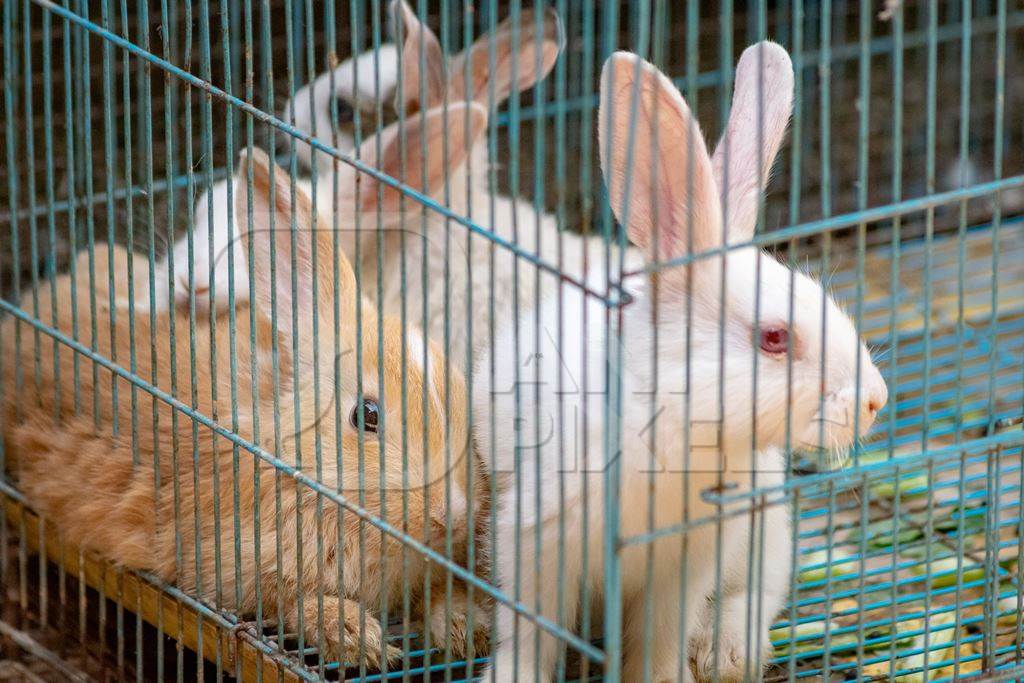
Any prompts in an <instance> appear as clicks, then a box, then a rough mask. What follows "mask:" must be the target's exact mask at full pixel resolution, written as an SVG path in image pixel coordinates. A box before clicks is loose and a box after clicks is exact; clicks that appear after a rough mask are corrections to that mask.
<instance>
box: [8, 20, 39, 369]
mask: <svg viewBox="0 0 1024 683" xmlns="http://www.w3.org/2000/svg"><path fill="white" fill-rule="evenodd" d="M22 15H23V16H22V46H21V47H22V49H21V53H22V60H21V62H22V71H23V77H22V88H23V91H24V96H23V97H24V101H23V102H22V107H23V109H24V115H25V131H26V134H25V136H24V140H25V154H24V156H23V157H22V160H23V162H24V167H25V173H24V175H25V186H26V187H25V190H26V191H25V200H26V204H27V207H28V244H29V266H30V269H31V270H30V272H29V281H30V282H31V290H30V292H29V294H30V296H31V298H32V316H33V317H34V318H36V319H37V320H38V319H39V245H38V239H39V238H38V235H39V226H38V224H37V223H36V213H37V212H36V149H35V110H34V108H33V106H32V99H33V92H32V82H33V76H32V35H31V31H30V26H29V24H30V21H31V17H32V8H31V5H29V3H28V0H25V1H24V3H23V4H22ZM15 168H17V167H15V166H11V167H10V168H9V170H8V172H13V171H14V169H15ZM18 304H19V305H24V302H23V301H19V302H18ZM32 345H33V346H32V348H33V355H32V368H33V380H34V382H35V386H36V388H37V389H41V388H42V387H41V382H42V349H41V345H42V336H41V333H40V331H39V329H38V328H33V329H32Z"/></svg>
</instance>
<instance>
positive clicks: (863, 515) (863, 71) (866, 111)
mask: <svg viewBox="0 0 1024 683" xmlns="http://www.w3.org/2000/svg"><path fill="white" fill-rule="evenodd" d="M858 11H859V13H860V26H859V28H858V33H859V38H860V52H859V55H858V62H857V63H858V67H859V68H858V74H857V81H858V88H857V102H858V104H859V116H858V126H857V210H858V211H863V210H865V209H867V205H868V179H869V175H868V173H869V168H868V163H869V154H868V148H869V146H870V138H869V133H870V125H871V100H870V97H871V52H870V42H871V20H872V18H873V13H872V9H871V4H870V2H869V1H868V0H861V2H860V7H859V10H858ZM866 239H867V224H866V223H858V224H857V263H856V268H857V285H856V295H855V301H854V325H855V327H856V329H857V330H858V332H859V331H861V330H863V323H864V283H865V269H864V252H865V248H866V245H865V243H866ZM853 352H854V353H855V354H856V357H857V360H856V362H855V367H854V377H855V378H856V388H855V389H854V401H853V404H854V411H855V412H854V414H853V439H854V443H853V459H854V460H853V461H854V463H855V465H859V464H860V448H859V447H858V438H859V436H860V412H861V410H860V405H861V400H862V396H861V386H860V384H861V377H862V373H863V371H864V370H865V368H863V367H862V364H861V354H860V353H859V352H858V349H856V348H854V349H853ZM865 479H866V477H865ZM862 490H865V491H866V490H867V487H866V486H862ZM867 498H868V497H867V496H865V497H863V498H862V499H861V501H860V504H859V507H860V521H861V528H866V527H867V523H868V500H867ZM858 555H859V556H860V563H859V565H860V566H859V567H858V569H857V595H858V599H857V618H858V623H864V602H865V593H864V589H865V587H866V583H865V576H864V574H865V571H866V569H867V565H866V559H865V558H866V557H867V534H861V538H860V548H859V552H858ZM829 575H831V572H829ZM856 657H857V669H858V670H861V669H862V668H863V666H864V639H863V638H858V639H857V652H856Z"/></svg>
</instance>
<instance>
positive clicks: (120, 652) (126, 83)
mask: <svg viewBox="0 0 1024 683" xmlns="http://www.w3.org/2000/svg"><path fill="white" fill-rule="evenodd" d="M119 5H120V9H121V12H120V15H119V16H120V20H121V35H122V36H123V37H124V38H125V39H126V40H130V36H129V31H128V7H127V5H128V3H127V0H121V2H120V3H119ZM121 72H122V73H121V76H122V79H123V82H122V101H123V106H124V124H123V125H124V141H123V145H124V146H123V153H124V179H125V180H124V186H125V188H127V189H128V192H126V195H125V203H126V207H125V213H126V220H125V223H126V230H127V232H126V235H125V244H126V245H127V246H126V249H125V253H126V264H127V268H128V273H127V278H126V280H127V282H126V286H127V300H128V316H127V318H128V353H129V361H128V362H129V368H130V369H131V372H132V374H135V373H136V371H137V370H138V363H137V362H136V346H135V281H134V276H135V273H134V260H133V254H134V247H135V224H134V219H135V217H134V203H133V201H132V194H133V193H132V192H131V188H132V185H133V174H132V151H133V149H134V147H133V145H132V128H131V121H132V116H131V111H132V110H131V64H130V61H129V56H128V53H127V51H123V52H122V55H121ZM111 293H113V289H111ZM129 392H130V406H131V419H130V430H129V431H130V434H129V436H130V442H131V449H132V464H133V465H138V464H139V453H138V434H139V431H138V408H139V402H138V390H137V387H136V386H135V385H134V384H131V385H130V389H129ZM136 597H137V604H136V607H137V608H138V607H139V606H141V596H139V595H137V596H136ZM124 610H125V605H124V569H123V568H119V569H118V600H117V637H118V642H117V658H118V670H119V671H120V672H123V671H124V670H125V653H124V648H125V633H124V629H125V619H124ZM140 622H141V619H136V624H137V625H139V624H140ZM135 647H136V651H137V653H138V655H137V657H138V661H139V663H140V664H139V666H137V667H136V671H137V674H136V675H137V676H138V677H140V678H141V675H142V674H141V669H142V667H141V657H142V642H141V639H139V638H137V639H136V641H135Z"/></svg>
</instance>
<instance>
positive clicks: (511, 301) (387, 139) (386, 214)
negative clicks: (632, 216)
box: [313, 0, 637, 370]
mask: <svg viewBox="0 0 1024 683" xmlns="http://www.w3.org/2000/svg"><path fill="white" fill-rule="evenodd" d="M391 9H392V13H393V14H394V15H396V22H395V23H396V24H400V25H401V26H402V27H403V33H404V41H403V43H402V52H401V70H400V73H401V78H400V80H399V83H400V85H398V86H397V87H396V88H395V98H396V102H395V108H396V110H398V111H401V112H402V113H403V114H404V121H403V122H396V123H394V124H392V125H391V126H388V127H387V128H385V129H384V130H382V131H381V132H380V134H379V135H378V136H377V137H374V138H370V139H368V140H366V141H365V142H364V143H363V145H362V147H361V149H360V150H359V157H360V159H362V160H363V161H364V162H366V163H368V164H369V165H371V166H374V167H375V168H377V169H378V170H380V171H382V172H383V173H385V174H387V175H389V176H392V177H394V178H397V179H399V180H404V182H406V183H407V184H409V185H411V186H412V187H414V188H416V189H419V190H422V191H424V192H426V193H427V194H429V195H431V197H432V198H433V199H435V200H436V201H438V202H439V203H441V204H443V205H445V206H447V207H448V208H449V209H451V210H452V211H453V212H454V213H455V214H457V215H462V216H468V217H469V218H470V219H471V220H472V221H473V222H474V223H476V224H477V225H480V226H482V227H483V228H486V229H487V230H489V231H490V232H491V233H492V234H493V235H494V237H495V240H496V241H499V242H505V243H515V244H517V245H518V247H519V248H520V249H521V250H522V251H524V252H528V253H530V254H536V255H538V256H539V258H540V259H542V260H543V261H545V262H547V263H549V264H552V265H556V266H558V267H559V268H560V269H561V270H562V271H564V272H566V273H567V274H569V275H571V276H573V277H577V278H579V277H582V275H583V272H584V270H585V269H584V266H583V264H584V263H586V262H589V263H594V264H597V263H603V262H604V259H605V251H606V249H605V245H604V243H603V242H601V241H599V240H587V239H583V238H581V237H580V236H579V235H576V234H572V233H568V232H561V231H559V229H558V224H557V221H556V219H555V218H554V216H551V215H549V214H546V213H544V212H539V211H537V209H536V208H535V207H534V206H533V205H532V204H531V203H530V202H528V201H525V200H522V199H518V198H513V197H508V196H505V195H502V194H500V193H497V192H494V191H493V190H492V188H491V187H490V183H489V170H490V164H491V162H492V160H491V159H489V155H488V145H487V141H486V138H485V137H484V136H483V132H484V129H483V128H480V129H476V128H473V129H472V130H470V131H468V132H469V133H470V135H469V136H467V135H466V133H467V131H466V130H465V125H464V122H463V120H461V119H460V118H459V116H457V115H454V114H453V113H452V111H451V107H452V106H453V103H457V102H460V101H465V100H472V101H474V102H476V103H478V105H479V106H481V107H487V106H490V105H492V104H493V105H494V106H497V105H499V104H501V103H502V102H504V101H505V100H506V99H508V97H509V96H510V95H511V94H512V93H513V92H514V91H519V90H523V89H526V88H528V87H531V86H532V85H533V84H535V83H536V82H537V81H538V80H539V79H541V78H544V77H545V76H546V75H547V73H548V72H549V71H550V70H551V68H552V67H553V66H554V64H555V62H556V60H557V58H558V55H559V53H560V52H561V50H562V47H563V45H564V35H563V30H562V25H561V21H560V20H559V17H558V14H557V13H556V12H554V11H553V10H547V11H545V12H544V13H543V15H542V16H541V18H540V19H541V20H540V22H539V25H540V27H541V30H540V32H539V35H538V30H537V29H538V17H537V15H536V14H535V13H534V12H533V11H531V10H523V11H522V12H521V14H520V16H519V20H518V23H516V22H513V21H512V20H511V19H506V20H505V21H503V22H501V23H500V24H499V25H498V26H497V27H496V28H495V30H494V31H493V32H490V33H488V34H487V35H485V36H482V37H481V38H479V39H478V40H477V41H476V42H475V43H474V44H473V45H472V46H471V47H470V48H468V49H467V50H466V51H464V52H462V53H460V54H458V55H456V56H455V57H453V58H451V59H447V58H446V57H445V56H444V54H443V52H442V51H441V47H440V43H439V42H438V40H437V38H436V37H435V36H434V34H433V33H432V32H431V31H430V29H429V28H427V27H426V26H425V25H423V24H422V23H421V22H420V21H419V20H418V18H417V17H416V14H415V13H414V12H413V11H412V9H411V8H410V7H409V6H408V5H407V4H406V3H405V2H402V1H401V0H395V1H394V2H393V3H392V7H391ZM396 38H397V36H396ZM492 60H493V67H494V68H491V65H492ZM467 76H468V81H469V83H470V86H469V87H470V88H471V91H467ZM421 85H424V86H425V87H424V88H423V89H422V90H421V87H420V86H421ZM446 103H447V104H446ZM446 107H447V108H448V111H447V112H446ZM474 111H478V109H476V108H475V109H474ZM479 111H484V112H486V111H487V110H479ZM474 116H475V115H474ZM445 140H447V150H446V149H445V145H444V142H445ZM424 158H430V159H431V162H430V163H429V164H428V167H429V170H428V177H423V176H422V173H421V165H422V161H423V159H424ZM337 168H338V175H337V176H328V175H326V174H321V175H320V178H319V179H318V181H317V187H316V188H315V192H314V193H313V194H314V195H315V196H316V197H317V199H318V205H319V206H321V207H331V206H333V202H334V201H335V197H334V192H335V189H334V188H335V187H337V188H338V193H339V196H340V197H342V198H344V199H351V198H352V193H353V188H355V186H356V183H355V182H354V176H355V173H354V171H353V170H352V169H351V167H349V166H347V165H344V164H338V166H337ZM378 187H383V186H382V185H381V184H379V183H377V181H375V180H374V179H372V178H370V177H368V176H363V178H362V183H361V189H360V200H359V203H360V204H361V206H362V207H363V215H364V217H365V218H364V219H363V227H362V230H361V233H360V239H359V240H358V243H359V246H358V253H356V251H357V249H356V240H355V239H354V237H355V236H354V233H353V234H349V235H347V236H346V238H345V239H344V240H343V244H344V245H345V246H344V249H345V251H346V253H347V254H348V255H349V257H350V258H353V259H357V260H358V261H360V263H361V268H360V270H359V272H360V275H361V279H362V282H363V288H364V291H366V292H367V293H368V295H369V296H370V297H371V298H376V299H379V302H378V303H379V304H380V305H381V306H382V308H383V309H384V310H385V311H390V312H396V311H398V310H400V308H401V307H403V306H404V307H405V310H406V311H407V312H408V314H409V315H410V316H412V318H411V319H412V320H414V321H416V322H417V323H418V324H423V325H424V326H425V327H426V329H427V332H428V334H429V336H430V337H431V338H432V339H434V340H435V341H437V342H438V343H442V342H446V343H447V349H448V354H449V357H450V358H452V359H455V362H464V361H468V354H467V352H468V350H469V347H470V335H471V334H472V339H473V344H472V345H473V346H475V347H479V346H481V345H486V344H487V343H488V340H489V334H488V330H489V328H490V326H491V325H492V323H493V324H496V323H498V322H500V321H501V320H504V319H507V318H511V317H514V315H515V313H514V310H515V305H516V304H518V306H519V308H520V309H522V310H526V309H528V308H530V307H531V306H532V302H533V299H534V281H535V277H534V276H535V272H534V266H532V265H530V264H529V263H528V260H527V259H524V258H522V257H517V256H515V255H514V254H513V253H512V252H511V251H510V250H508V249H507V248H504V247H498V248H496V249H495V248H494V243H493V241H492V240H490V239H488V238H486V237H483V236H480V235H474V234H471V233H470V231H469V230H468V229H467V228H466V227H464V226H460V225H457V224H455V223H454V222H451V221H448V220H446V219H445V218H444V216H442V215H440V214H438V213H436V212H434V211H432V210H429V209H428V210H426V211H423V210H422V209H421V206H420V205H419V204H418V203H417V202H416V201H415V200H412V199H408V200H406V201H405V202H404V213H403V211H401V210H400V204H399V201H398V198H399V197H398V194H397V193H394V192H392V191H390V190H387V191H386V192H385V194H386V195H388V196H387V197H385V198H384V201H383V202H381V201H378V198H377V188H378ZM378 249H379V250H380V261H378ZM612 251H613V253H617V252H615V250H612ZM613 258H614V257H613ZM627 258H629V259H632V261H636V260H637V259H635V258H634V257H633V255H632V253H631V252H627ZM403 273H404V274H405V277H402V274H403ZM378 287H379V291H378ZM492 312H493V320H492ZM468 365H469V364H468V362H467V368H466V369H467V370H468V369H469V367H468Z"/></svg>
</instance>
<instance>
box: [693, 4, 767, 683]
mask: <svg viewBox="0 0 1024 683" xmlns="http://www.w3.org/2000/svg"><path fill="white" fill-rule="evenodd" d="M718 30H719V36H720V38H719V41H720V42H719V50H718V70H719V73H720V74H721V79H720V81H719V91H718V115H719V124H720V126H721V128H722V130H725V129H726V127H727V125H728V118H727V117H728V114H729V95H730V94H731V92H732V84H733V71H732V53H733V4H732V0H726V2H723V3H722V5H721V9H720V11H719V18H718ZM725 157H726V158H725V159H724V161H723V163H722V168H723V169H724V174H725V175H724V177H723V180H722V186H723V187H728V186H729V177H728V175H729V170H728V169H729V159H728V150H726V155H725ZM695 172H696V171H695V170H693V171H690V173H691V174H695ZM689 182H690V183H692V182H693V180H692V179H691V180H690V181H689ZM725 199H726V197H725V193H722V198H721V201H722V206H721V211H722V214H721V215H722V216H725V215H726V213H727V210H726V204H725ZM693 220H694V219H693V218H692V217H691V219H690V223H691V225H692V224H693ZM725 230H726V225H725V223H723V224H722V234H721V240H722V244H727V243H728V235H727V234H726V233H725ZM691 232H692V230H691ZM689 253H692V251H690V252H689ZM721 263H722V268H721V274H720V276H719V283H718V284H719V291H720V292H721V298H720V299H719V314H718V321H717V323H718V348H717V349H715V353H716V354H718V377H717V382H718V386H719V387H724V386H725V377H726V374H725V367H726V360H725V323H726V317H725V315H726V307H725V297H726V292H727V291H728V282H729V259H728V255H727V254H726V255H723V256H722V257H721ZM755 296H756V292H755ZM717 402H718V405H717V406H716V408H717V412H716V415H717V418H718V425H717V428H716V431H717V435H716V439H715V441H716V443H718V444H722V443H724V436H725V435H724V432H723V429H724V426H723V422H724V419H725V396H724V392H722V391H719V392H718V399H717ZM716 470H717V471H716V480H715V486H717V487H718V490H723V489H724V486H725V477H724V474H725V473H724V472H723V471H722V459H721V458H719V461H718V462H717V463H716ZM723 513H724V507H723V506H722V504H721V503H718V504H717V505H716V510H715V528H714V535H715V541H714V544H715V545H714V557H715V560H714V565H715V570H714V584H713V585H714V594H715V595H722V563H723V559H724V553H723V548H724V542H725V524H724V514H723ZM721 628H722V606H721V600H719V601H718V602H717V603H716V604H715V608H714V614H713V615H712V622H711V642H712V643H713V645H712V652H713V655H712V657H713V663H712V667H711V676H712V678H713V679H717V678H718V677H719V675H720V671H719V666H718V661H719V657H720V656H721V653H720V652H719V651H718V642H719V635H720V634H721Z"/></svg>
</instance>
